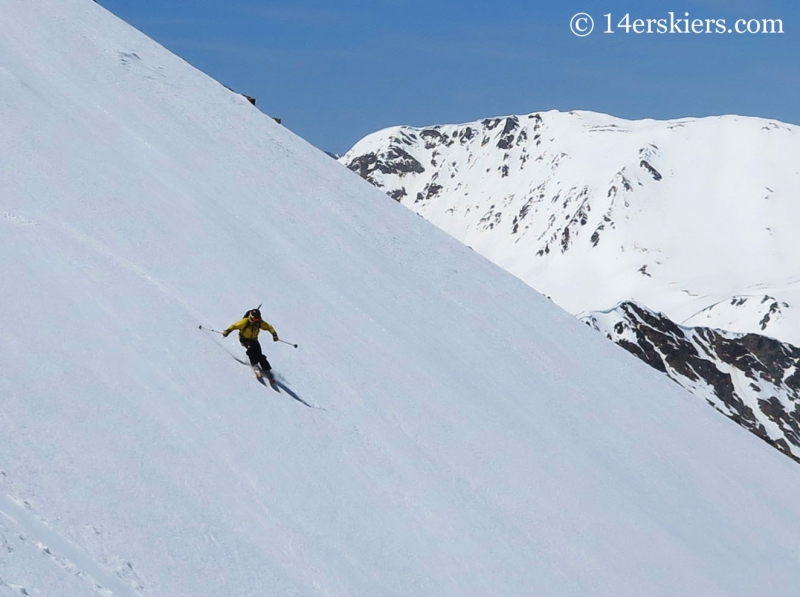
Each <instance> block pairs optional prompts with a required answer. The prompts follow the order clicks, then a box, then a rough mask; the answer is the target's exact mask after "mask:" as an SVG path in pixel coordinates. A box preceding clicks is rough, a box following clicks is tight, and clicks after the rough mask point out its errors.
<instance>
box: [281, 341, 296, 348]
mask: <svg viewBox="0 0 800 597" xmlns="http://www.w3.org/2000/svg"><path fill="white" fill-rule="evenodd" d="M278 342H283V343H284V344H288V345H289V346H294V347H295V348H297V344H292V343H291V342H287V341H286V340H278Z"/></svg>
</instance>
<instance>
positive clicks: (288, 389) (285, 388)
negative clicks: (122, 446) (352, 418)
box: [231, 355, 328, 412]
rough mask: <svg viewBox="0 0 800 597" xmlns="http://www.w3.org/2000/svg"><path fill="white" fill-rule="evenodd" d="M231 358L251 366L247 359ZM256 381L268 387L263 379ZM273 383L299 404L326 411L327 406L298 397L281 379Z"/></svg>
mask: <svg viewBox="0 0 800 597" xmlns="http://www.w3.org/2000/svg"><path fill="white" fill-rule="evenodd" d="M231 356H233V355H231ZM233 358H234V359H236V360H237V361H238V362H240V363H241V364H242V365H245V366H246V367H251V366H252V365H250V363H248V362H247V361H243V360H242V359H240V358H239V357H237V356H234V357H233ZM258 381H259V383H260V384H261V385H262V386H264V387H265V388H268V387H269V385H268V384H267V383H266V382H265V381H264V380H263V379H259V380H258ZM274 385H275V386H277V387H278V388H280V389H281V390H283V391H284V392H286V393H287V394H288V395H289V396H291V397H292V398H294V399H295V400H297V401H298V402H299V403H300V404H304V405H306V406H307V407H308V408H313V409H314V410H324V411H325V412H328V409H327V408H322V407H321V406H314V405H313V404H309V403H308V402H306V401H305V400H303V399H302V398H300V396H298V395H297V394H296V393H295V391H294V390H292V388H290V387H289V386H287V385H286V384H285V383H283V382H282V381H278V380H277V379H276V380H275V384H274Z"/></svg>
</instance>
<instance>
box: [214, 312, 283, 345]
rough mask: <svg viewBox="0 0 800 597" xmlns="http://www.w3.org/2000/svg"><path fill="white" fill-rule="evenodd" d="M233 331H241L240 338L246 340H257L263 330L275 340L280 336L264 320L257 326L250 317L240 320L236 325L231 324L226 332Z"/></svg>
mask: <svg viewBox="0 0 800 597" xmlns="http://www.w3.org/2000/svg"><path fill="white" fill-rule="evenodd" d="M233 330H239V338H240V339H241V338H244V339H245V340H257V339H258V332H260V331H261V330H266V331H268V332H269V333H270V334H272V336H273V338H275V337H277V335H278V334H277V332H276V331H275V328H274V327H272V326H271V325H270V324H268V323H267V322H266V321H264V320H263V319H262V320H261V321H260V322H259V323H257V324H256V323H253V322H252V321H250V319H249V318H248V317H245V318H244V319H240V320H239V321H237V322H236V323H233V324H231V325H230V326H228V329H227V330H225V331H226V332H229V333H230V332H232V331H233Z"/></svg>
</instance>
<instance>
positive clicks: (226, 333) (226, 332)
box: [222, 330, 231, 338]
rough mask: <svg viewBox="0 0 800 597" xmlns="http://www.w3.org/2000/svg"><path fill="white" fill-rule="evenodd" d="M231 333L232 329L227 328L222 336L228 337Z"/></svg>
mask: <svg viewBox="0 0 800 597" xmlns="http://www.w3.org/2000/svg"><path fill="white" fill-rule="evenodd" d="M230 333H231V331H230V330H225V331H224V332H222V337H223V338H227V337H228V334H230Z"/></svg>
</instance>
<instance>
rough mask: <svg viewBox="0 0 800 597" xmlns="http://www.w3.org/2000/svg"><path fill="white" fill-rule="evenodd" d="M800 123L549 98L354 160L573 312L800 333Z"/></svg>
mask: <svg viewBox="0 0 800 597" xmlns="http://www.w3.org/2000/svg"><path fill="white" fill-rule="evenodd" d="M798 154H800V128H798V127H796V126H791V125H787V124H783V123H779V122H774V121H769V120H764V119H759V118H744V117H738V116H723V117H715V118H703V119H691V118H687V119H682V120H671V121H654V120H642V121H635V122H634V121H627V120H622V119H619V118H614V117H611V116H607V115H603V114H595V113H591V112H570V113H560V112H545V113H534V114H528V115H525V116H509V117H506V118H492V119H486V120H483V121H479V122H473V123H468V124H462V125H443V126H433V127H429V128H422V129H420V128H412V127H405V126H403V127H393V128H389V129H385V130H383V131H379V132H377V133H374V134H372V135H370V136H368V137H365V138H364V139H363V140H361V141H360V142H359V143H357V144H356V145H355V146H354V147H353V148H352V149H351V150H350V151H349V152H348V153H347V154H346V155H345V156H343V157H342V158H341V161H342V162H343V163H344V164H346V165H348V166H349V167H350V168H351V169H353V170H355V171H357V172H358V173H359V174H361V176H363V177H364V178H367V179H368V180H370V181H371V182H373V183H374V184H375V185H377V186H378V187H380V188H382V189H383V190H385V191H386V192H387V193H388V194H389V195H390V196H392V197H394V198H395V199H397V200H399V201H401V202H402V203H403V204H404V205H407V206H408V207H410V208H411V209H413V210H414V211H416V212H417V213H419V214H421V215H423V216H424V217H425V218H426V219H428V220H430V221H431V222H433V223H434V224H436V225H437V226H439V227H440V228H442V229H443V230H445V231H447V232H448V233H450V234H452V235H453V236H455V237H456V238H458V239H459V240H461V241H463V242H464V243H466V244H467V245H469V246H471V247H473V248H474V249H475V250H476V251H478V252H479V253H481V254H483V255H485V256H486V257H488V258H489V259H491V260H492V261H494V262H495V263H497V264H499V265H501V266H502V267H503V268H505V269H507V270H508V271H510V272H512V273H514V274H515V275H517V276H518V277H520V278H521V279H523V280H525V281H526V282H528V283H529V284H531V285H532V286H533V287H535V288H537V289H538V290H540V291H541V292H543V293H545V294H547V295H549V296H552V298H553V300H555V301H556V302H557V303H558V304H560V305H561V306H563V307H564V308H565V309H567V310H568V311H570V312H572V313H574V314H578V313H581V312H585V311H592V310H604V309H609V308H611V307H613V306H614V305H616V304H617V303H619V302H620V301H623V300H635V301H638V302H640V303H642V304H645V305H647V306H648V307H649V308H651V309H654V310H657V311H660V312H663V313H665V314H666V315H668V316H669V317H670V318H671V319H672V320H674V321H676V322H678V323H681V324H683V325H687V326H694V325H701V326H707V327H718V328H722V329H726V330H730V331H734V332H752V333H761V334H766V335H768V336H772V337H775V338H779V339H781V340H784V341H787V342H791V343H794V344H795V345H800V308H798V306H800V277H799V276H798V275H797V272H796V270H795V268H793V266H792V263H793V262H794V259H795V256H796V255H798V254H800V236H799V235H798V234H797V233H796V230H797V228H798V226H799V225H800V203H798V202H797V200H796V199H797V197H798V195H800V168H798V166H797V160H796V157H795V156H797V155H798Z"/></svg>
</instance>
